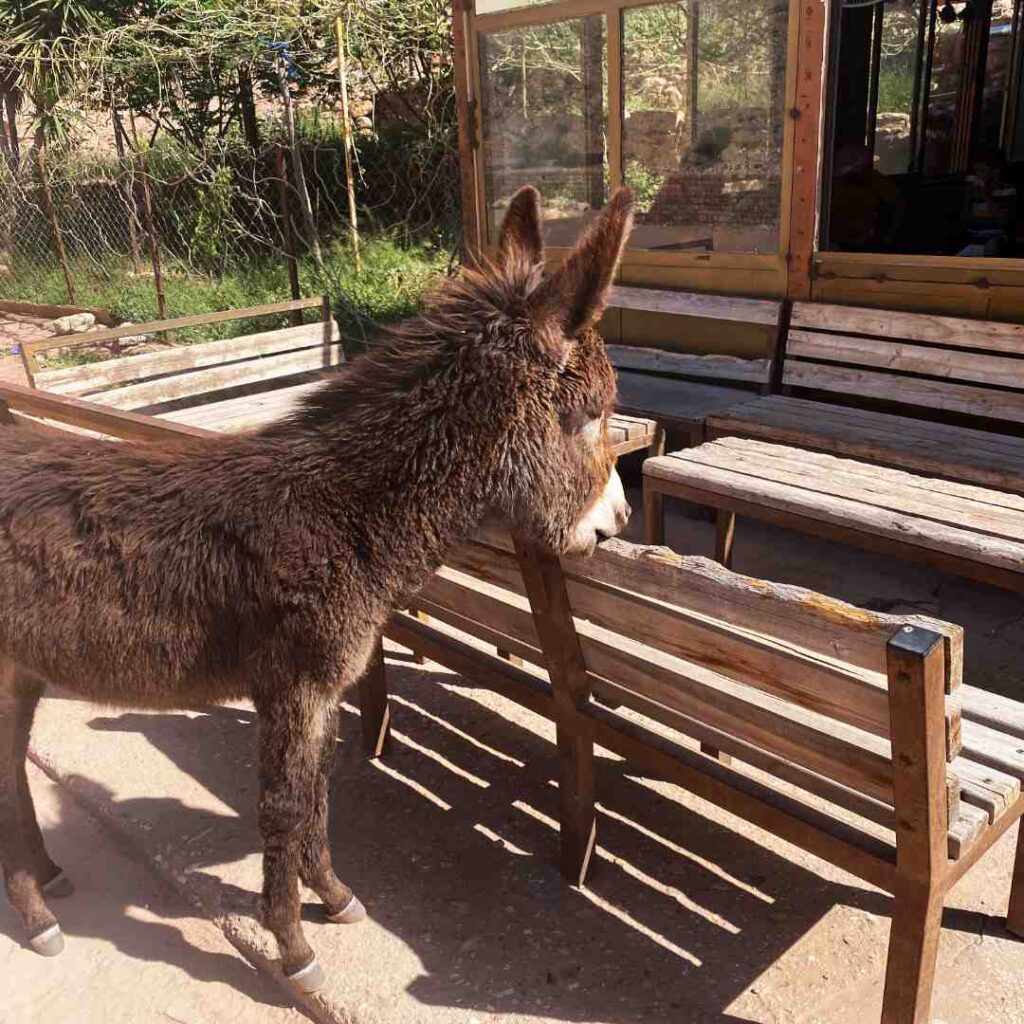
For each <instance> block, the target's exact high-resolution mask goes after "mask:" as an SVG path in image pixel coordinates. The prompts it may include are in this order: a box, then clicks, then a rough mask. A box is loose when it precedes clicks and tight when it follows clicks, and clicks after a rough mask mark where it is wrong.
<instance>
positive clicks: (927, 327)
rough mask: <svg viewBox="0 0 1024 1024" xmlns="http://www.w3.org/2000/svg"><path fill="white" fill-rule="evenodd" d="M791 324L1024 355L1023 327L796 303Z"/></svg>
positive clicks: (859, 308)
mask: <svg viewBox="0 0 1024 1024" xmlns="http://www.w3.org/2000/svg"><path fill="white" fill-rule="evenodd" d="M790 324H791V326H793V327H803V328H809V329H811V330H821V331H843V332H846V333H849V334H861V335H868V336H875V337H880V338H892V339H904V338H905V339H907V340H909V341H925V342H931V343H933V344H941V345H955V346H957V347H959V348H977V349H983V350H989V351H992V352H1009V353H1015V354H1017V355H1020V354H1022V353H1024V325H1021V324H1007V323H997V322H994V321H985V320H968V319H964V318H962V317H952V316H936V315H934V314H931V313H904V312H900V311H898V310H892V309H869V308H866V307H860V306H836V305H832V304H829V303H811V302H795V303H793V311H792V313H791V315H790Z"/></svg>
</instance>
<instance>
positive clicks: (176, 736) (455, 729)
mask: <svg viewBox="0 0 1024 1024" xmlns="http://www.w3.org/2000/svg"><path fill="white" fill-rule="evenodd" d="M388 680H389V686H390V689H391V692H392V697H393V722H394V731H393V737H392V740H391V747H390V750H389V752H388V753H387V755H386V757H385V759H384V763H383V767H380V766H376V765H374V764H372V763H371V762H369V761H367V760H366V759H365V758H364V757H363V755H362V752H361V750H360V748H359V744H358V738H357V734H358V719H357V717H356V715H355V712H354V709H352V708H350V707H349V706H348V705H346V708H347V713H346V714H344V715H343V720H342V740H341V742H340V744H339V748H338V757H337V765H336V768H335V773H334V777H333V790H332V808H331V809H332V828H331V841H332V849H333V853H334V858H335V864H336V867H337V870H338V873H339V875H340V876H341V877H342V878H344V879H345V880H346V881H348V882H349V883H350V884H352V886H353V888H355V890H356V891H357V892H359V893H360V894H361V895H363V897H364V899H365V902H366V903H367V906H368V908H369V910H370V914H371V916H372V917H373V919H374V920H375V921H376V922H377V924H379V925H381V926H383V927H385V928H387V929H388V930H389V931H391V932H392V933H394V934H395V935H397V936H399V937H400V938H401V939H402V940H403V942H404V943H406V945H407V946H408V947H409V948H410V949H412V950H413V952H414V953H415V954H416V956H418V957H419V959H420V961H421V963H422V965H423V973H422V974H421V975H420V976H419V977H418V978H416V980H415V981H414V982H413V983H412V985H411V987H410V994H411V995H412V996H414V997H415V999H417V1000H418V1001H420V1002H422V1003H424V1004H427V1005H432V1006H443V1007H458V1008H460V1009H466V1010H472V1009H477V1010H482V1011H490V1012H498V1013H502V1014H530V1013H532V1014H537V1015H545V1016H551V1017H555V1018H558V1019H564V1020H594V1019H600V1020H607V1021H610V1022H616V1024H618V1022H621V1024H634V1022H635V1021H637V1020H669V1019H677V1020H678V1019H685V1020H687V1021H723V1022H725V1021H739V1020H740V1019H741V1018H739V1017H736V1016H733V1015H730V1014H729V1013H728V1012H727V1007H729V1006H730V1004H731V1003H732V1002H733V1001H734V1000H735V999H736V998H737V997H738V996H739V995H740V994H741V993H743V992H744V991H745V990H746V989H747V988H748V987H749V986H750V984H751V983H752V982H753V981H754V980H755V979H756V978H758V977H760V976H761V975H762V974H764V973H765V971H766V970H768V969H769V968H770V967H771V966H772V965H773V964H774V963H775V962H776V961H777V960H778V959H779V958H780V957H782V956H783V955H784V954H785V953H786V952H787V950H789V949H790V948H791V947H792V946H793V945H794V944H795V943H796V942H797V941H798V940H799V939H800V938H801V937H802V936H803V935H805V934H806V933H807V932H808V931H809V930H810V929H811V928H812V927H813V926H814V925H815V924H816V923H817V922H818V921H819V920H820V919H821V918H822V917H823V916H825V914H827V913H828V912H829V911H830V910H831V909H832V908H833V907H835V906H837V905H840V904H846V905H849V906H853V907H857V908H859V909H861V910H864V911H868V912H870V913H872V914H877V915H887V914H888V913H889V899H888V897H886V896H884V895H883V894H881V893H878V892H877V891H874V890H872V889H870V888H868V887H866V886H865V887H863V888H861V887H858V886H856V885H844V884H839V883H835V882H830V881H828V880H826V879H824V878H822V877H821V876H819V875H818V874H815V873H813V872H812V871H809V870H807V869H806V868H804V867H802V866H800V865H799V864H796V863H794V862H792V861H790V860H788V859H785V858H783V857H781V856H778V855H777V854H775V853H773V852H771V851H770V850H768V849H767V848H766V847H765V846H763V845H761V844H760V843H759V842H757V841H756V839H748V838H746V836H745V835H743V834H742V832H741V831H740V830H734V829H733V828H729V827H726V826H725V825H724V824H721V823H719V822H718V821H716V820H713V819H711V818H708V817H705V816H703V815H702V814H700V813H698V812H697V811H696V810H694V809H691V807H690V806H687V805H684V804H682V803H680V802H678V801H677V800H676V799H675V798H674V797H673V796H672V795H671V794H670V792H669V791H668V790H663V789H662V788H661V787H659V786H658V785H657V784H652V783H650V782H647V781H644V780H641V779H638V778H636V777H634V776H631V775H630V774H629V770H628V766H627V765H626V764H625V763H624V762H621V761H618V760H614V759H611V758H599V761H598V772H599V776H598V795H599V800H600V801H601V813H600V819H599V839H598V842H599V849H598V853H597V855H596V857H595V861H594V864H593V865H592V869H591V877H590V881H589V884H588V886H587V889H586V891H585V892H581V891H579V890H575V889H572V888H570V887H569V886H568V885H566V884H565V883H564V882H563V881H562V879H561V876H560V875H559V873H558V870H557V867H556V861H557V855H558V837H557V831H556V829H555V827H554V822H555V821H556V820H557V791H556V788H555V786H554V783H553V781H552V780H553V772H554V769H555V758H554V749H553V746H552V745H551V743H550V742H549V739H547V738H545V735H546V734H549V733H550V727H548V726H547V725H546V724H543V725H539V726H538V730H539V731H538V732H535V731H533V729H532V728H528V727H526V726H525V725H524V724H520V723H519V722H517V721H513V720H511V719H509V718H507V717H505V716H503V715H502V714H501V713H500V704H499V702H498V700H497V698H494V697H492V696H491V695H489V694H486V692H485V691H480V690H477V689H474V688H473V687H470V686H467V685H465V683H464V682H463V681H462V680H460V679H459V678H458V677H457V676H453V675H448V674H441V673H436V672H432V671H429V670H427V669H419V668H414V667H411V666H409V665H407V664H402V663H395V662H394V661H393V660H392V661H391V663H390V664H389V666H388ZM524 721H525V720H524ZM538 721H539V720H538ZM92 724H93V726H94V728H96V729H98V730H103V731H122V730H124V731H132V732H141V733H143V734H144V735H145V736H146V737H147V739H148V740H149V741H150V742H151V743H152V744H153V745H154V746H155V747H156V748H157V749H159V750H160V751H162V753H163V754H164V755H166V756H167V757H169V758H170V759H171V760H173V761H174V762H175V763H176V764H177V765H178V767H179V768H181V769H182V770H183V771H185V772H186V773H188V774H189V775H190V776H192V777H194V778H195V779H196V780H197V781H199V782H200V783H201V784H202V785H203V786H205V787H206V788H207V789H208V790H210V791H211V792H212V793H213V794H214V795H215V796H216V797H217V798H219V800H221V801H223V802H224V803H225V804H226V805H228V806H229V807H231V808H232V809H233V810H234V811H235V812H236V813H237V815H238V816H239V820H233V819H230V818H226V817H223V816H220V815H210V814H205V813H203V812H201V811H198V810H196V809H193V808H185V807H183V806H182V805H181V804H180V803H179V802H178V801H171V800H166V799H162V798H152V799H146V800H135V801H130V802H129V803H130V804H131V806H130V807H125V808H124V809H125V810H127V811H128V812H129V813H131V815H132V816H134V817H136V818H141V819H142V820H149V821H153V822H159V821H161V820H162V818H163V816H165V815H170V816H172V819H173V822H174V825H173V832H174V833H175V834H177V835H179V836H185V837H189V836H196V835H198V836H201V837H203V839H202V841H201V842H200V843H198V844H197V847H198V848H197V849H196V850H195V851H194V853H192V854H190V867H191V869H192V870H201V869H202V868H203V867H204V866H212V865H214V864H224V863H230V862H233V861H235V860H241V859H243V858H246V857H252V856H255V854H256V853H257V851H258V849H259V842H258V835H257V829H256V822H255V805H256V793H255V776H254V770H253V768H252V762H253V760H254V755H255V733H256V729H255V715H254V714H253V713H252V712H251V711H246V710H238V709H235V708H230V709H228V708H221V709H215V710H213V711H211V712H210V713H209V714H206V715H202V716H199V717H195V718H193V717H188V716H183V715H175V714H168V715H140V714H131V713H128V714H123V715H118V716H111V717H100V718H96V719H94V720H93V722H92ZM690 803H693V801H690ZM354 825H356V826H357V827H353V826H354ZM206 844H209V845H206ZM218 884H220V883H218ZM256 884H257V885H258V882H257V883H256ZM254 888H255V886H254ZM218 898H219V899H220V900H221V909H226V910H231V911H233V912H240V913H250V914H251V913H254V912H255V906H256V893H255V891H245V890H244V889H241V888H238V887H235V886H231V885H220V895H219V896H218ZM319 913H320V911H319V909H318V908H313V907H308V908H307V917H308V918H309V919H311V920H315V919H319ZM979 917H981V918H983V917H984V915H971V914H956V913H955V912H952V913H947V918H946V920H945V921H944V924H945V925H946V926H947V927H961V928H964V929H966V930H971V931H975V932H976V931H978V930H979V928H980V927H981V926H983V925H984V924H985V921H979V920H978V919H977V918H979ZM314 941H316V942H319V943H320V944H321V946H322V945H323V943H324V939H323V938H317V939H315V940H314ZM322 952H326V950H322ZM866 969H867V970H869V971H877V970H879V969H880V968H879V967H878V964H877V962H876V964H875V965H873V966H870V965H869V966H868V967H867V968H866Z"/></svg>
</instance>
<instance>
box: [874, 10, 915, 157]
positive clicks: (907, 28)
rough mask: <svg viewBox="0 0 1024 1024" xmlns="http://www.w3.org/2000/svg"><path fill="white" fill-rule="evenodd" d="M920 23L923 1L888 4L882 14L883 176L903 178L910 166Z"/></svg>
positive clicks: (878, 147) (878, 131) (879, 148)
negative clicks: (894, 175) (900, 175)
mask: <svg viewBox="0 0 1024 1024" xmlns="http://www.w3.org/2000/svg"><path fill="white" fill-rule="evenodd" d="M920 20H921V0H910V2H909V3H889V4H885V5H884V7H883V10H882V41H881V46H880V49H879V55H878V97H877V99H876V107H877V114H876V117H875V124H874V132H875V157H876V165H877V168H878V171H879V173H881V174H904V173H906V171H907V170H908V169H909V167H910V164H911V159H912V153H911V152H910V122H911V115H912V112H913V106H914V74H915V70H916V67H917V36H918V31H919V27H920V26H919V22H920ZM868 131H871V125H870V124H869V125H868Z"/></svg>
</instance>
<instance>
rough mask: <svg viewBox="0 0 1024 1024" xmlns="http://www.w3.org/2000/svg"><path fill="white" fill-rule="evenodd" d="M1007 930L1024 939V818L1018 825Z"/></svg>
mask: <svg viewBox="0 0 1024 1024" xmlns="http://www.w3.org/2000/svg"><path fill="white" fill-rule="evenodd" d="M1006 930H1007V931H1010V932H1013V934H1014V935H1019V936H1020V937H1021V938H1022V939H1024V819H1022V820H1021V823H1020V824H1019V825H1018V826H1017V859H1016V860H1015V861H1014V862H1013V882H1012V883H1011V885H1010V908H1009V910H1007V912H1006Z"/></svg>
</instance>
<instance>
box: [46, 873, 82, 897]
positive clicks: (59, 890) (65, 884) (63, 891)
mask: <svg viewBox="0 0 1024 1024" xmlns="http://www.w3.org/2000/svg"><path fill="white" fill-rule="evenodd" d="M74 892H75V883H74V882H72V881H71V879H70V878H68V876H67V875H66V874H64V872H63V871H61V872H60V873H59V874H56V875H54V876H53V878H51V879H50V880H49V881H48V882H47V883H46V885H44V886H43V895H44V896H52V897H53V898H54V899H55V900H59V899H64V898H65V897H66V896H72V895H74Z"/></svg>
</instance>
